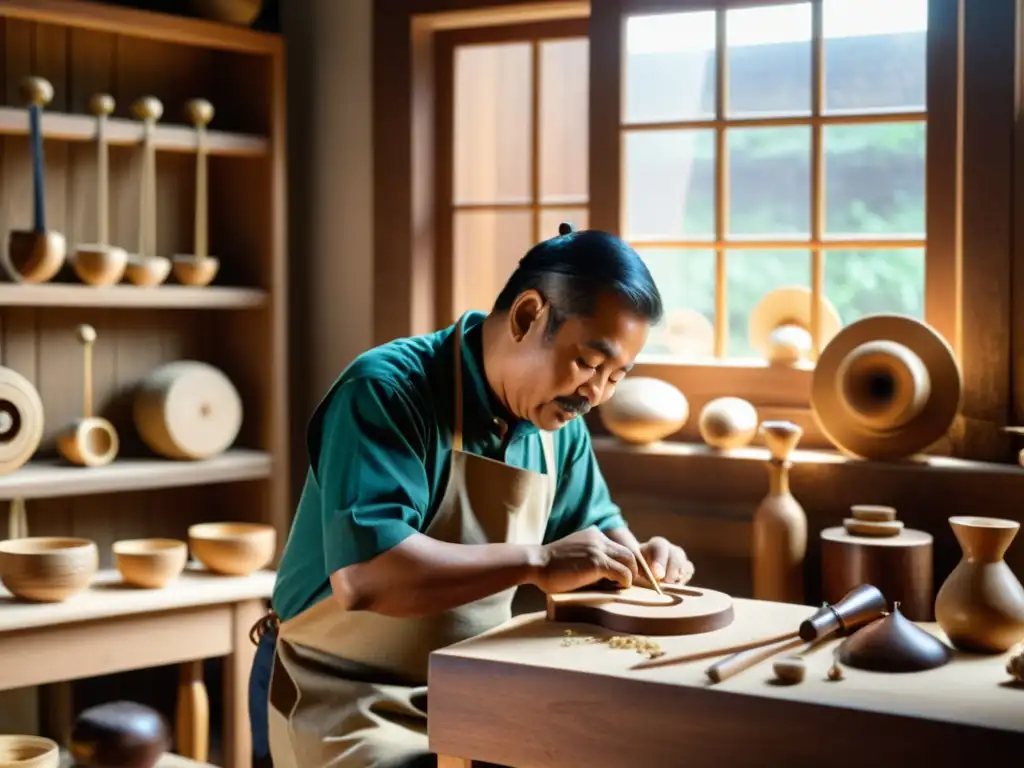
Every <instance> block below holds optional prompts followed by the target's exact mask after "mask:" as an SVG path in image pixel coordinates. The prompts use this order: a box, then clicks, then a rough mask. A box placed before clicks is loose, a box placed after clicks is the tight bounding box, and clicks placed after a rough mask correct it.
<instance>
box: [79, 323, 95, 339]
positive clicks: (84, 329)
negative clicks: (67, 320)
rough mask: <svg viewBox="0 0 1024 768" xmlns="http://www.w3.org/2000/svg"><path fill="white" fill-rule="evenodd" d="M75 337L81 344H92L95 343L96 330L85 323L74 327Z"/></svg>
mask: <svg viewBox="0 0 1024 768" xmlns="http://www.w3.org/2000/svg"><path fill="white" fill-rule="evenodd" d="M75 335H76V336H77V337H78V340H79V341H80V342H82V343H83V344H92V343H93V342H94V341H96V329H95V328H93V327H92V326H91V325H88V324H87V323H82V324H81V325H79V326H76V327H75Z"/></svg>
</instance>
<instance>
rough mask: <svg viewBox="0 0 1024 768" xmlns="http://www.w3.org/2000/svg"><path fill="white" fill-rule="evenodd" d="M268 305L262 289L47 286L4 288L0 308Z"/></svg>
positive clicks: (55, 284) (234, 307)
mask: <svg viewBox="0 0 1024 768" xmlns="http://www.w3.org/2000/svg"><path fill="white" fill-rule="evenodd" d="M266 303H267V292H266V291H262V290H259V289H258V288H231V287H225V286H218V285H210V286H206V287H205V288H192V287H189V286H186V285H161V286H157V287H155V288H139V287H138V286H134V285H127V284H123V285H109V286H100V287H93V286H90V285H75V284H60V283H44V284H39V285H32V284H29V283H6V284H0V307H111V308H113V307H124V308H129V309H130V308H144V309H252V308H257V307H262V306H264V305H265V304H266Z"/></svg>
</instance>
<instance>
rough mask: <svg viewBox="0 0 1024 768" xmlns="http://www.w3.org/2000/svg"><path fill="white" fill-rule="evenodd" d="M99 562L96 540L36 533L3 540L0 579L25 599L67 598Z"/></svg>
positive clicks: (85, 584) (55, 600)
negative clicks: (20, 537) (37, 534)
mask: <svg viewBox="0 0 1024 768" xmlns="http://www.w3.org/2000/svg"><path fill="white" fill-rule="evenodd" d="M99 564H100V557H99V550H98V549H97V547H96V542H94V541H90V540H89V539H76V538H71V537H60V536H33V537H28V538H23V539H8V540H7V541H0V580H2V581H3V584H4V586H5V587H7V589H9V590H10V591H11V594H13V595H15V596H16V597H20V598H21V599H23V600H32V601H34V602H40V603H59V602H61V601H63V600H67V599H68V598H69V597H71V596H72V595H75V594H77V593H79V592H81V591H82V590H84V589H85V588H86V587H88V586H89V583H90V582H91V581H92V577H93V576H94V575H95V574H96V571H97V570H98V569H99ZM0 765H2V764H0Z"/></svg>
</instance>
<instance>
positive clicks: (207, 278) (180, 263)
mask: <svg viewBox="0 0 1024 768" xmlns="http://www.w3.org/2000/svg"><path fill="white" fill-rule="evenodd" d="M173 269H174V277H175V278H177V280H178V282H179V283H181V284H182V285H194V286H197V287H202V286H204V285H209V284H210V283H212V282H213V278H215V277H216V276H217V270H219V269H220V260H219V259H217V258H216V257H214V256H207V257H205V258H202V259H197V258H196V257H195V256H186V255H181V254H179V255H177V256H175V257H174V259H173Z"/></svg>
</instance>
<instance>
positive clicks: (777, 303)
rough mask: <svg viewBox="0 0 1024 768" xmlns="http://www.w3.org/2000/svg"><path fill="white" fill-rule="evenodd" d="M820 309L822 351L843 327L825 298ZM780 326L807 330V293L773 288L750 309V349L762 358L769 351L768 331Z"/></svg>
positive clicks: (792, 288)
mask: <svg viewBox="0 0 1024 768" xmlns="http://www.w3.org/2000/svg"><path fill="white" fill-rule="evenodd" d="M818 303H819V306H820V307H821V346H822V347H823V348H824V346H825V345H826V344H828V343H829V342H830V341H831V340H832V338H833V337H834V336H835V335H836V334H837V333H839V331H840V329H842V327H843V321H842V320H841V319H840V318H839V312H837V311H836V308H835V306H833V304H832V302H831V301H829V300H828V299H827V298H825V297H824V296H822V297H821V298H820V300H819V302H818ZM783 325H795V326H797V327H798V328H803V329H804V330H806V331H808V332H810V330H811V289H810V288H804V287H803V286H799V285H791V286H787V287H785V288H777V289H776V290H774V291H771V292H770V293H767V294H765V295H764V296H763V297H762V298H761V300H760V301H759V302H757V304H756V305H755V306H754V309H753V311H752V312H751V313H750V321H749V323H748V325H747V337H748V338H749V340H750V346H752V347H753V348H754V349H756V350H757V351H758V353H759V354H760V355H761V356H762V357H767V356H768V353H769V352H770V351H771V350H770V348H769V339H770V337H771V335H772V331H774V330H775V329H776V328H779V327H780V326H783Z"/></svg>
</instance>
